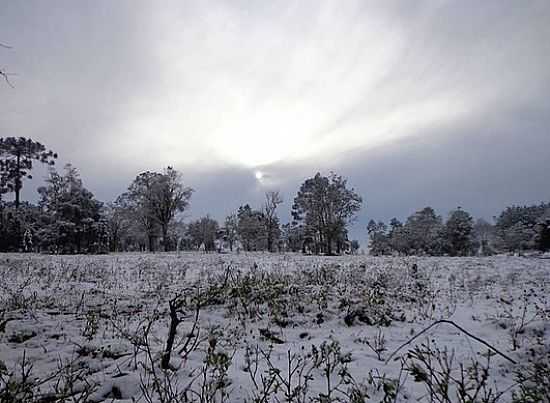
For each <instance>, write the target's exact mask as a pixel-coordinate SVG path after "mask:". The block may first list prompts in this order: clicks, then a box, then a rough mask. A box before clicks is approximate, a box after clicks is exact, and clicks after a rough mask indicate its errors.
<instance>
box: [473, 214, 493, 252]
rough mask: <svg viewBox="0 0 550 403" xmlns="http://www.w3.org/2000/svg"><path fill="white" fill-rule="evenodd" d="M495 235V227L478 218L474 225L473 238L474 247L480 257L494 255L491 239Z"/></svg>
mask: <svg viewBox="0 0 550 403" xmlns="http://www.w3.org/2000/svg"><path fill="white" fill-rule="evenodd" d="M493 234H494V226H493V225H491V224H490V223H489V222H487V221H486V220H485V219H483V218H478V220H477V221H476V223H475V224H474V229H473V237H474V246H475V248H476V249H477V253H478V254H479V255H482V256H485V255H490V254H492V249H491V245H490V241H491V238H492V237H493Z"/></svg>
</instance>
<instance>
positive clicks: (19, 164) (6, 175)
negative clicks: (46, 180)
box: [0, 137, 57, 209]
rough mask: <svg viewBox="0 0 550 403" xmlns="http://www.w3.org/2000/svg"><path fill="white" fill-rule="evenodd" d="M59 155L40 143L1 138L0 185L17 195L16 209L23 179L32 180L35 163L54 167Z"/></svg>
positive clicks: (23, 138)
mask: <svg viewBox="0 0 550 403" xmlns="http://www.w3.org/2000/svg"><path fill="white" fill-rule="evenodd" d="M56 158H57V154H55V153H54V152H53V151H52V150H47V149H46V147H45V146H44V145H42V144H40V143H39V142H36V141H33V140H31V139H27V138H25V137H5V138H0V184H1V186H0V187H2V188H3V189H4V191H6V190H7V191H9V192H14V193H15V208H16V209H18V208H19V205H20V193H21V189H22V188H23V179H25V178H28V179H32V175H31V174H30V171H31V170H32V165H33V161H38V162H41V163H43V164H48V165H54V164H55V159H56Z"/></svg>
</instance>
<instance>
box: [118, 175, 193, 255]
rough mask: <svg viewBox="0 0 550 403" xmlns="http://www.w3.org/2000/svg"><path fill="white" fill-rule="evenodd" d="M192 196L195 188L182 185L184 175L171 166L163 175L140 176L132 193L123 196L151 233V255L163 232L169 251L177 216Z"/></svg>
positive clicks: (149, 246) (133, 186)
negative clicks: (170, 237) (172, 228)
mask: <svg viewBox="0 0 550 403" xmlns="http://www.w3.org/2000/svg"><path fill="white" fill-rule="evenodd" d="M192 193H193V189H191V188H189V187H185V186H183V184H182V183H181V174H180V173H179V172H177V171H176V170H175V169H173V168H172V167H168V168H166V169H165V170H164V172H163V173H158V172H150V171H147V172H143V173H141V174H139V175H138V176H136V178H135V179H134V181H133V182H132V183H131V184H130V186H129V187H128V192H127V193H125V194H123V195H121V202H123V203H124V204H125V205H126V208H127V211H128V212H129V213H130V215H131V216H133V218H134V219H135V220H136V221H137V222H139V224H140V226H141V227H142V229H143V231H144V232H145V233H146V234H147V244H148V249H149V251H150V252H153V251H154V250H155V239H156V237H157V234H158V233H159V231H160V233H161V235H162V240H163V244H164V250H165V251H168V250H169V245H170V243H169V241H168V229H169V226H170V223H171V222H172V220H173V219H174V217H175V215H176V213H178V212H183V211H184V210H185V208H187V206H188V205H189V199H190V198H191V195H192Z"/></svg>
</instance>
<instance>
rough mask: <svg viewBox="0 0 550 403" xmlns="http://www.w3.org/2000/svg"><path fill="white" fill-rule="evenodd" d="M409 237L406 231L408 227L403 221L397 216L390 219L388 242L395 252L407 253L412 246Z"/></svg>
mask: <svg viewBox="0 0 550 403" xmlns="http://www.w3.org/2000/svg"><path fill="white" fill-rule="evenodd" d="M408 239H409V237H408V236H407V233H406V228H405V227H404V226H403V223H402V222H401V221H399V220H398V219H397V218H395V217H394V218H392V219H391V220H390V230H389V233H388V242H389V244H390V248H391V249H392V250H394V251H395V252H397V253H399V254H400V255H401V254H407V253H408V250H409V248H410V245H409V242H408Z"/></svg>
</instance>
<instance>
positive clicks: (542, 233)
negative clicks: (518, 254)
mask: <svg viewBox="0 0 550 403" xmlns="http://www.w3.org/2000/svg"><path fill="white" fill-rule="evenodd" d="M535 247H536V248H537V249H538V250H540V251H542V252H547V251H549V250H550V208H549V209H547V210H546V212H545V213H544V215H543V216H542V217H540V218H539V220H538V222H537V224H536V225H535Z"/></svg>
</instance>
